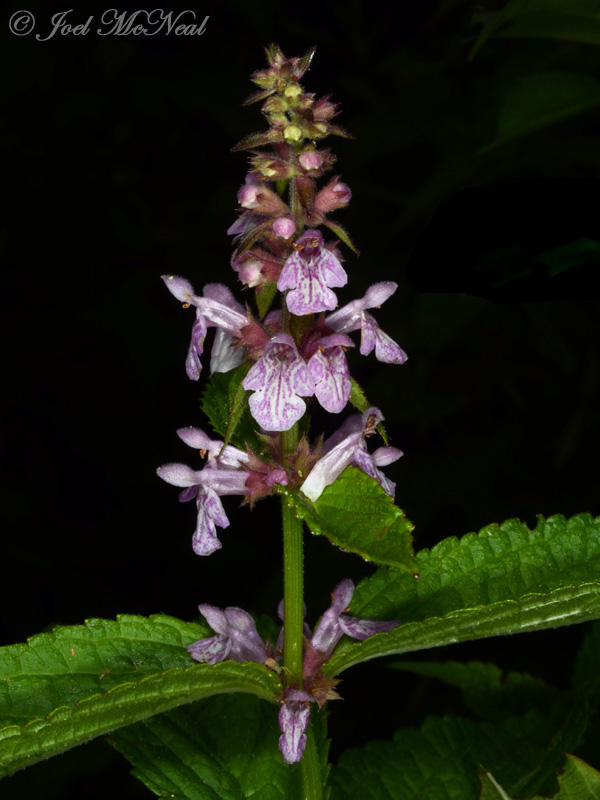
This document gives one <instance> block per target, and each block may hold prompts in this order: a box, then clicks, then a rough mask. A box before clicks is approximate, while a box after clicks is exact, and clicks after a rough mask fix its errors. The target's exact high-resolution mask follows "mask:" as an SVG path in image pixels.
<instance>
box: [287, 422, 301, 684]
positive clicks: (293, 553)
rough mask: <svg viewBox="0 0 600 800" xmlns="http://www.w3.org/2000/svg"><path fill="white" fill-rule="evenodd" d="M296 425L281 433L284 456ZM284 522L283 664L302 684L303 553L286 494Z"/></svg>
mask: <svg viewBox="0 0 600 800" xmlns="http://www.w3.org/2000/svg"><path fill="white" fill-rule="evenodd" d="M297 445H298V425H297V424H296V425H294V426H293V427H292V428H291V429H290V430H289V431H284V432H283V433H282V434H281V449H282V451H283V454H284V456H285V455H289V454H290V453H293V452H295V450H296V447H297ZM281 502H282V507H281V511H282V514H281V518H282V523H283V618H284V623H283V664H284V666H285V667H286V669H287V670H288V671H289V678H290V682H292V681H293V682H295V683H297V685H298V686H302V649H303V643H304V642H303V627H304V614H303V606H304V556H303V540H302V520H301V519H298V517H297V516H296V511H295V510H294V508H293V507H291V506H288V504H287V500H286V498H285V497H282V499H281Z"/></svg>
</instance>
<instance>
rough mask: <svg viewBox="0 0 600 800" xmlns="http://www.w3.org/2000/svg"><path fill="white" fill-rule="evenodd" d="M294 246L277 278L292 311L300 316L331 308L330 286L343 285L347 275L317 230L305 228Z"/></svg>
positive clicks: (332, 297)
mask: <svg viewBox="0 0 600 800" xmlns="http://www.w3.org/2000/svg"><path fill="white" fill-rule="evenodd" d="M294 246H295V248H296V250H295V251H294V252H293V253H292V254H291V255H290V256H289V257H288V258H287V260H286V262H285V264H284V265H283V269H282V270H281V275H280V277H279V280H278V282H277V288H278V289H279V291H280V292H284V291H285V290H286V289H291V290H292V291H290V292H289V294H288V295H287V297H286V302H287V307H288V309H289V310H290V312H291V313H292V314H296V315H298V316H302V315H304V314H313V313H317V312H319V311H331V310H332V309H334V308H335V307H336V306H337V297H336V296H335V293H334V292H332V291H331V288H330V287H332V286H333V287H337V286H345V285H346V283H347V282H348V276H347V275H346V272H345V270H344V268H343V267H342V265H341V264H340V262H339V261H338V260H337V258H336V257H335V256H334V254H333V253H332V252H331V250H328V249H327V248H326V247H325V246H324V243H323V236H322V235H321V232H320V231H318V230H307V231H305V232H304V233H303V234H302V236H300V237H299V238H298V240H297V241H296V243H295V245H294Z"/></svg>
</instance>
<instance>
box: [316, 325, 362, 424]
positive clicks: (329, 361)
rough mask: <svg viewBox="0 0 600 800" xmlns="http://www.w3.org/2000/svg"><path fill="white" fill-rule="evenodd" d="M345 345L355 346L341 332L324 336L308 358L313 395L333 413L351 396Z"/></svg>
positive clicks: (340, 408)
mask: <svg viewBox="0 0 600 800" xmlns="http://www.w3.org/2000/svg"><path fill="white" fill-rule="evenodd" d="M344 347H354V344H353V342H352V340H351V339H350V338H349V337H348V336H345V335H344V334H343V333H334V334H332V335H331V336H323V337H322V338H321V339H319V340H318V341H317V350H316V352H315V353H314V355H313V356H311V358H310V359H309V361H308V371H309V373H310V377H311V379H312V380H313V382H314V386H315V396H316V398H317V400H318V401H319V403H320V404H321V405H322V406H323V408H324V409H325V410H326V411H329V412H330V413H332V414H339V412H340V411H342V410H343V409H344V408H345V407H346V405H347V403H348V399H349V397H350V388H351V384H350V370H349V369H348V362H347V361H346V354H345V353H344V349H343V348H344Z"/></svg>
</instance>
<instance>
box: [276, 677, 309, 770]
mask: <svg viewBox="0 0 600 800" xmlns="http://www.w3.org/2000/svg"><path fill="white" fill-rule="evenodd" d="M311 702H314V700H313V698H312V697H311V696H310V695H309V694H308V692H304V691H302V689H293V688H289V689H286V690H285V691H284V694H283V703H282V705H281V708H280V709H279V730H280V731H281V736H280V737H279V749H280V751H281V755H282V756H283V760H284V761H285V763H286V764H295V763H297V762H298V761H300V760H301V759H302V756H303V754H304V748H305V747H306V729H307V727H308V720H309V718H310V703H311Z"/></svg>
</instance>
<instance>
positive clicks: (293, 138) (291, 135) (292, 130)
mask: <svg viewBox="0 0 600 800" xmlns="http://www.w3.org/2000/svg"><path fill="white" fill-rule="evenodd" d="M283 137H284V139H286V140H287V141H288V142H299V141H300V139H302V130H301V129H300V128H299V127H298V126H297V125H288V126H287V128H284V129H283Z"/></svg>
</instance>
